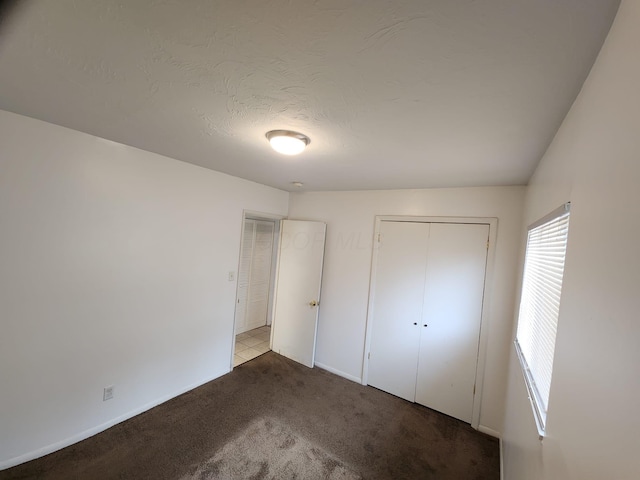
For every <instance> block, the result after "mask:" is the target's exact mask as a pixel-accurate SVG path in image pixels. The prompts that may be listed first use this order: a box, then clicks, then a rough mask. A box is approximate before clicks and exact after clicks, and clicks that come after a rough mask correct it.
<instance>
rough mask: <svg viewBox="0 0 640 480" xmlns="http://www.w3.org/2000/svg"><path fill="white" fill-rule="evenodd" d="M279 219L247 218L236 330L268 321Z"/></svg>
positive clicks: (253, 326) (241, 259) (243, 234)
mask: <svg viewBox="0 0 640 480" xmlns="http://www.w3.org/2000/svg"><path fill="white" fill-rule="evenodd" d="M274 231H275V222H274V221H272V220H254V219H245V221H244V229H243V232H242V244H241V248H240V252H241V255H240V267H239V270H238V294H237V301H236V315H235V320H236V321H235V324H236V330H235V332H236V334H238V333H243V332H246V331H248V330H252V329H254V328H257V327H260V326H262V325H266V324H267V317H268V313H269V312H268V309H269V296H270V293H271V264H272V261H273V240H274Z"/></svg>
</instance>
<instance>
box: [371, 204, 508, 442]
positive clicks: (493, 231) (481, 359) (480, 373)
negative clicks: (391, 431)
mask: <svg viewBox="0 0 640 480" xmlns="http://www.w3.org/2000/svg"><path fill="white" fill-rule="evenodd" d="M385 221H386V222H412V223H458V224H472V225H488V226H489V247H488V249H487V263H486V268H485V274H484V295H483V297H482V313H481V317H480V337H479V338H478V357H477V364H476V378H475V391H474V394H473V408H472V413H471V426H472V427H473V428H475V429H476V430H478V429H479V428H480V408H481V403H482V391H483V387H484V372H485V366H486V361H487V341H488V328H486V327H487V325H485V320H487V319H489V318H491V317H490V304H491V297H492V287H493V270H494V263H495V248H496V238H497V233H498V232H497V231H498V219H497V218H496V217H429V216H408V215H376V218H375V226H374V232H373V249H372V250H373V251H372V254H371V275H370V280H369V302H368V305H367V324H366V329H365V342H364V343H365V344H364V347H365V348H364V358H363V362H362V385H368V376H369V353H370V351H371V331H372V327H373V310H374V304H375V298H374V297H375V286H376V269H377V265H378V241H377V239H378V236H379V235H380V226H381V223H382V222H385ZM487 323H488V321H487Z"/></svg>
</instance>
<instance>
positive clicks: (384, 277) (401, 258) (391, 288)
mask: <svg viewBox="0 0 640 480" xmlns="http://www.w3.org/2000/svg"><path fill="white" fill-rule="evenodd" d="M428 238H429V224H427V223H411V222H389V221H384V222H381V225H380V243H379V245H378V249H379V250H378V260H377V267H376V268H377V270H376V283H375V286H374V295H375V297H374V311H373V317H372V330H371V344H370V359H369V374H368V384H369V385H372V386H374V387H377V388H380V389H381V390H384V391H386V392H389V393H392V394H394V395H397V396H398V397H401V398H404V399H406V400H409V401H412V402H413V401H414V400H415V388H416V373H417V366H418V348H419V342H420V328H421V327H420V321H421V318H422V306H423V295H424V282H425V269H426V266H427V262H426V259H427V242H428Z"/></svg>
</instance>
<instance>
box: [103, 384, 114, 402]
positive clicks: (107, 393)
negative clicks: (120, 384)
mask: <svg viewBox="0 0 640 480" xmlns="http://www.w3.org/2000/svg"><path fill="white" fill-rule="evenodd" d="M114 388H115V387H114V386H113V385H109V386H108V387H104V392H103V393H102V401H103V402H106V401H107V400H111V399H112V398H113V389H114Z"/></svg>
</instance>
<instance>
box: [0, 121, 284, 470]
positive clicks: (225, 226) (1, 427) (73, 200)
mask: <svg viewBox="0 0 640 480" xmlns="http://www.w3.org/2000/svg"><path fill="white" fill-rule="evenodd" d="M0 145H1V147H0V228H1V233H0V322H1V333H0V390H1V392H2V393H1V395H0V399H1V404H0V468H3V467H8V466H10V465H13V464H15V463H19V462H20V461H25V460H27V459H29V458H32V457H33V456H36V455H39V454H44V453H47V452H48V451H51V450H52V449H55V448H57V447H61V446H64V445H66V444H67V443H69V442H70V441H73V440H79V439H81V438H83V437H84V436H86V435H88V434H90V433H95V432H96V431H99V430H101V429H103V428H105V427H107V426H109V425H111V424H113V423H114V422H115V421H117V420H121V419H124V418H126V417H128V416H130V415H132V414H133V413H136V412H139V411H141V410H143V409H146V408H148V407H150V406H152V405H154V404H156V403H158V402H159V401H162V400H165V399H168V398H170V397H172V396H174V395H176V394H177V393H180V392H182V391H185V390H187V389H190V388H192V387H194V386H197V385H199V384H202V383H204V382H206V381H207V380H209V379H212V378H214V377H217V376H220V375H222V374H224V373H226V372H228V371H229V369H230V362H231V346H232V341H233V314H234V305H235V293H236V292H235V283H234V282H228V281H227V275H228V271H230V270H237V268H238V252H239V246H240V232H241V223H242V211H243V209H250V210H254V211H262V212H268V213H272V214H282V215H286V213H287V208H288V194H287V193H286V192H283V191H279V190H275V189H272V188H269V187H265V186H262V185H258V184H255V183H252V182H248V181H245V180H241V179H238V178H235V177H231V176H228V175H223V174H220V173H217V172H213V171H210V170H206V169H203V168H200V167H196V166H193V165H190V164H186V163H182V162H178V161H176V160H172V159H169V158H166V157H162V156H160V155H156V154H153V153H149V152H144V151H141V150H138V149H135V148H131V147H127V146H124V145H120V144H116V143H113V142H109V141H106V140H102V139H99V138H96V137H93V136H90V135H85V134H82V133H79V132H76V131H73V130H68V129H65V128H62V127H58V126H54V125H51V124H47V123H44V122H40V121H36V120H33V119H29V118H26V117H22V116H18V115H14V114H11V113H7V112H1V111H0ZM112 384H113V385H115V398H114V399H113V400H110V401H107V402H103V401H102V389H103V387H105V386H107V385H112Z"/></svg>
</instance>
